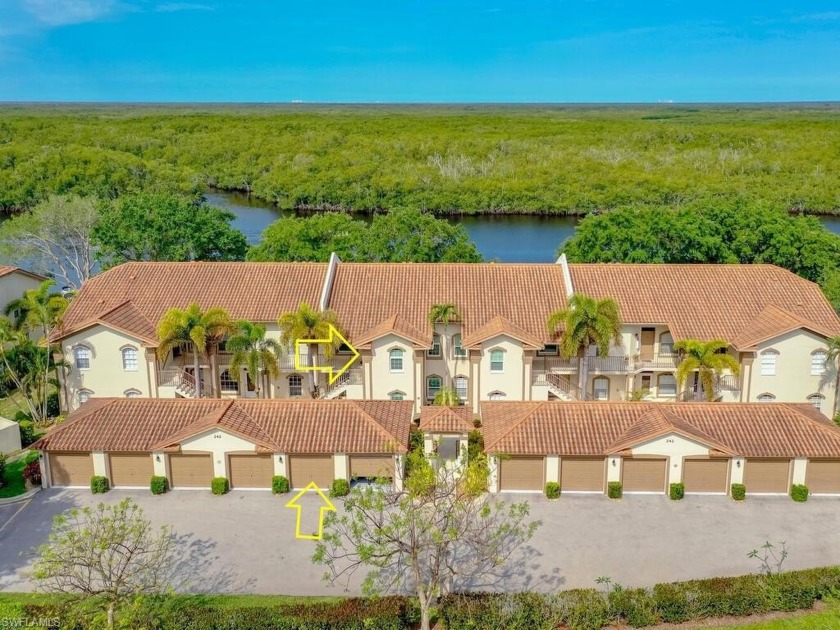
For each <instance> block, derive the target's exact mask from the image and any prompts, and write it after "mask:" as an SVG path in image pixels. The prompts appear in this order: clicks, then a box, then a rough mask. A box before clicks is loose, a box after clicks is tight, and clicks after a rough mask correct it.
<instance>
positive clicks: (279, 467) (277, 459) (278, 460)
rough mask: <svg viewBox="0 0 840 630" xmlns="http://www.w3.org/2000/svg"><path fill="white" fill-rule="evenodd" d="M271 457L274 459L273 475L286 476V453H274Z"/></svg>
mask: <svg viewBox="0 0 840 630" xmlns="http://www.w3.org/2000/svg"><path fill="white" fill-rule="evenodd" d="M271 458H272V459H273V460H274V475H275V476H276V477H288V476H289V475H287V474H286V454H285V453H274V454H273V455H272V456H271Z"/></svg>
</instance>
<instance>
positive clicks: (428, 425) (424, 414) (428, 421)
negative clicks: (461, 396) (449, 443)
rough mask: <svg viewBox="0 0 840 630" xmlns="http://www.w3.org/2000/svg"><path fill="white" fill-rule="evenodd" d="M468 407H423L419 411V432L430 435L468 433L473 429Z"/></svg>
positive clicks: (471, 414) (471, 413) (471, 412)
mask: <svg viewBox="0 0 840 630" xmlns="http://www.w3.org/2000/svg"><path fill="white" fill-rule="evenodd" d="M474 415H475V414H473V411H472V409H470V408H469V407H444V406H440V407H436V406H424V407H422V408H421V409H420V430H421V431H428V432H430V433H469V432H470V431H472V430H473V429H474V428H475V425H474V424H473V416H474Z"/></svg>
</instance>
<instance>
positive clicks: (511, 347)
mask: <svg viewBox="0 0 840 630" xmlns="http://www.w3.org/2000/svg"><path fill="white" fill-rule="evenodd" d="M497 349H498V350H502V351H504V353H505V354H504V369H503V371H502V372H492V371H491V370H490V356H491V352H492V351H493V350H497ZM524 357H525V352H524V350H523V348H522V344H521V343H520V342H518V341H516V340H515V339H511V338H510V337H508V336H506V335H499V336H497V337H493V338H492V339H488V340H487V341H485V342H484V343H482V344H481V352H480V360H479V363H478V378H479V383H478V388H479V389H478V393H479V400H489V398H490V393H491V392H497V391H498V392H504V393H505V394H506V398H505V400H525V382H524V378H525V375H524ZM473 387H475V384H474V383H473ZM530 387H531V383H528V388H529V389H530Z"/></svg>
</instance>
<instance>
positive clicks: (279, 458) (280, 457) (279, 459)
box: [277, 455, 283, 464]
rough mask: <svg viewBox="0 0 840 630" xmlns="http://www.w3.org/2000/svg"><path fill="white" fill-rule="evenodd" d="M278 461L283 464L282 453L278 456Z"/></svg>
mask: <svg viewBox="0 0 840 630" xmlns="http://www.w3.org/2000/svg"><path fill="white" fill-rule="evenodd" d="M277 463H278V464H282V463H283V456H282V455H278V456H277Z"/></svg>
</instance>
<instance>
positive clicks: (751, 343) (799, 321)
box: [732, 304, 833, 350]
mask: <svg viewBox="0 0 840 630" xmlns="http://www.w3.org/2000/svg"><path fill="white" fill-rule="evenodd" d="M799 328H805V329H807V330H811V331H813V332H815V333H817V334H820V335H823V336H825V337H831V336H833V331H832V330H830V329H828V328H825V327H823V326H820V325H818V324H814V323H812V322H810V321H809V320H808V319H806V318H805V317H802V316H799V315H793V314H791V313H788V312H787V311H785V310H783V309H781V308H779V307H778V306H776V305H774V304H770V305H769V306H767V307H765V308H764V310H762V311H761V312H760V313H759V314H758V315H757V316H756V317H755V319H754V320H753V322H752V324H751V325H750V326H748V327H747V328H746V329H744V330H743V331H742V332H741V334H740V335H738V336H737V337H736V338H735V339H733V340H732V345H734V346H735V347H736V348H739V349H741V350H747V349H754V348H755V347H756V345H757V344H759V343H761V342H762V341H767V340H769V339H774V338H776V337H778V336H779V335H783V334H785V333H787V332H790V331H792V330H797V329H799Z"/></svg>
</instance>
